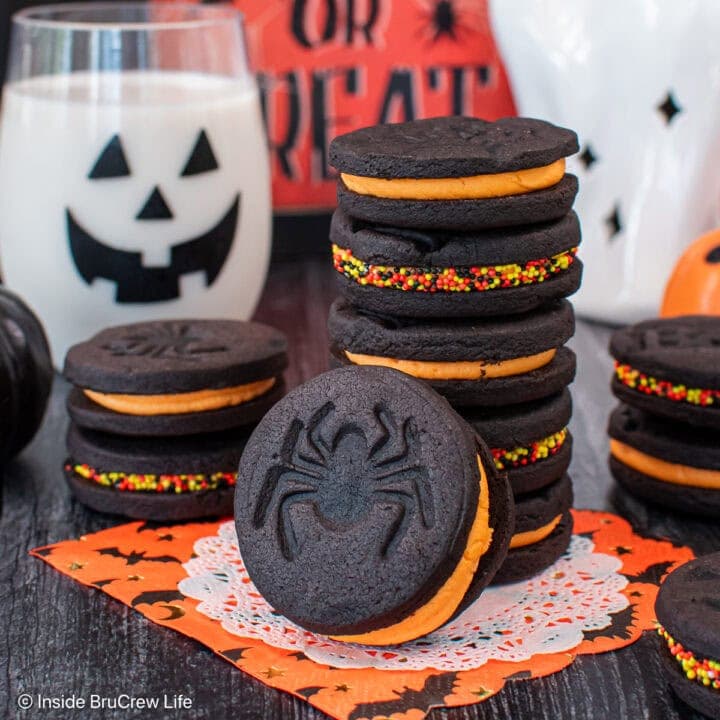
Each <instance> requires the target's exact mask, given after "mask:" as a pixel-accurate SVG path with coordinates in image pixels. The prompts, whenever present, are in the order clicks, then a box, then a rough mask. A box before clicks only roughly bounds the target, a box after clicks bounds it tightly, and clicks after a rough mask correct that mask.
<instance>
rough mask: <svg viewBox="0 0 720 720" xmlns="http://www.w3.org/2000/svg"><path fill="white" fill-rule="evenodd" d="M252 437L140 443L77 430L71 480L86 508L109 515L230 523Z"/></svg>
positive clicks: (70, 441)
mask: <svg viewBox="0 0 720 720" xmlns="http://www.w3.org/2000/svg"><path fill="white" fill-rule="evenodd" d="M248 435H249V431H248V430H246V429H245V428H235V429H232V430H225V431H224V432H216V433H211V434H208V435H192V436H187V437H147V438H138V437H124V436H122V435H108V434H106V433H101V432H97V431H96V430H86V429H82V428H79V427H77V426H76V425H74V424H71V425H70V428H69V430H68V435H67V450H68V459H67V460H66V463H65V478H66V480H67V483H68V485H69V487H70V489H71V491H72V492H73V494H74V495H75V496H76V497H77V499H78V500H79V501H80V502H81V503H83V504H84V505H87V506H88V507H90V508H92V509H93V510H97V511H99V512H103V513H109V514H113V515H124V516H126V517H131V518H138V519H143V520H158V521H168V522H170V521H178V520H189V519H191V518H201V517H216V516H223V515H231V514H232V510H233V495H234V492H235V484H236V478H237V475H236V471H237V465H238V462H239V460H240V456H241V454H242V450H243V448H244V447H245V443H246V442H247V438H248Z"/></svg>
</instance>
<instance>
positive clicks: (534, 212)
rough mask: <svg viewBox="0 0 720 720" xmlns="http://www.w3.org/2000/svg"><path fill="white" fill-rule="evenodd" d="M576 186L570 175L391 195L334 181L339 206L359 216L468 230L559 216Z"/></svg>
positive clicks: (567, 209)
mask: <svg viewBox="0 0 720 720" xmlns="http://www.w3.org/2000/svg"><path fill="white" fill-rule="evenodd" d="M577 192H578V181H577V178H576V177H575V176H574V175H565V176H564V177H563V179H562V180H561V181H560V182H559V183H558V184H557V185H553V186H552V187H549V188H546V189H544V190H535V191H534V192H529V193H524V194H522V195H508V196H506V197H491V198H480V199H478V200H394V199H391V198H381V197H372V196H371V195H361V194H360V193H355V192H353V191H352V190H348V188H347V187H345V184H344V183H343V181H342V180H339V181H338V185H337V199H338V204H339V205H340V207H341V208H342V209H343V210H344V211H345V212H346V213H347V214H348V215H351V216H352V217H354V218H358V219H359V220H365V221H366V222H370V223H378V224H381V225H393V226H396V227H406V228H427V229H437V230H458V231H472V230H484V229H492V228H503V227H511V226H519V225H532V224H535V223H544V222H548V221H550V220H557V219H558V218H562V217H564V216H565V215H567V213H569V212H570V210H571V209H572V205H573V202H575V196H576V195H577Z"/></svg>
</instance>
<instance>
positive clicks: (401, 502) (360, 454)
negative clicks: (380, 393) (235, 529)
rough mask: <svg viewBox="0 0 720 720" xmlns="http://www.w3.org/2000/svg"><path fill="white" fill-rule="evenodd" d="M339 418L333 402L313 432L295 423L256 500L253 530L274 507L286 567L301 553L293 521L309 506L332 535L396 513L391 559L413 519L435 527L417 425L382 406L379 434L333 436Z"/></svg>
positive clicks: (353, 425) (348, 430)
mask: <svg viewBox="0 0 720 720" xmlns="http://www.w3.org/2000/svg"><path fill="white" fill-rule="evenodd" d="M334 413H335V405H334V404H333V403H332V402H328V403H326V404H325V405H323V406H322V407H321V408H320V409H319V410H318V411H317V412H316V413H315V414H314V415H313V416H312V417H311V418H310V420H309V421H308V422H307V424H305V423H303V422H302V421H301V420H299V419H295V420H294V421H293V422H292V424H291V426H290V429H289V430H288V433H287V435H286V436H285V440H284V442H283V444H282V447H281V449H280V453H279V462H278V463H277V464H276V465H273V466H272V467H270V468H269V470H268V471H267V473H266V475H265V479H264V481H263V483H262V487H261V490H260V493H259V495H258V499H257V503H256V505H255V510H254V513H253V524H254V526H255V527H256V528H260V527H263V526H264V525H265V524H266V522H267V521H268V518H269V516H270V515H271V508H272V507H273V506H275V508H276V510H275V514H276V516H277V519H276V522H277V530H278V538H279V541H280V548H281V551H282V554H283V556H284V557H285V558H286V559H287V560H294V559H295V558H296V557H297V556H298V555H299V554H300V552H301V551H302V543H301V542H300V541H299V539H298V535H297V532H296V528H295V526H294V524H293V518H292V514H291V510H292V508H293V507H296V506H298V505H301V504H307V505H310V506H311V507H312V509H313V511H314V513H315V514H316V515H317V517H318V518H319V519H320V521H321V522H322V523H323V524H324V525H325V526H326V527H328V528H330V529H334V530H342V529H344V528H348V527H351V526H355V525H357V524H358V523H360V522H362V521H363V518H365V516H366V515H367V514H368V513H369V512H370V511H371V509H372V508H373V507H374V506H376V505H379V504H381V505H384V506H386V507H390V508H391V509H394V510H395V512H394V518H393V520H392V522H391V523H390V525H389V527H388V530H387V534H386V536H385V538H384V540H383V543H382V547H381V553H382V555H383V556H386V555H388V554H391V553H392V551H393V549H394V548H395V547H396V546H397V545H398V544H399V543H400V541H401V540H402V538H403V537H404V535H405V533H406V531H407V529H408V527H409V526H410V524H411V523H412V522H413V520H414V518H419V520H420V522H421V523H422V525H423V526H424V527H425V528H430V527H432V526H433V524H434V522H435V518H434V511H433V499H432V489H431V487H430V475H429V472H428V469H427V467H426V466H425V464H424V463H423V462H422V460H421V458H420V457H419V456H418V454H417V449H418V447H419V439H418V433H417V427H416V424H415V421H414V419H413V418H412V417H411V418H407V419H406V420H405V421H403V422H402V423H399V422H398V421H397V419H396V418H395V416H394V415H393V413H392V412H390V410H389V409H388V408H386V407H385V406H383V405H382V404H378V405H376V406H375V407H374V409H373V413H372V418H373V421H372V424H373V425H374V427H371V428H363V427H362V426H361V424H360V422H346V423H344V424H342V425H341V426H340V427H338V428H336V429H333V430H330V426H331V424H332V418H333V415H334ZM373 431H374V432H373ZM373 434H376V435H377V437H378V439H377V440H373ZM328 435H330V437H328Z"/></svg>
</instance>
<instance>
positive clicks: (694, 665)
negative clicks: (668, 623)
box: [658, 626, 720, 690]
mask: <svg viewBox="0 0 720 720" xmlns="http://www.w3.org/2000/svg"><path fill="white" fill-rule="evenodd" d="M658 635H660V637H661V638H663V640H665V642H666V643H667V646H668V650H669V651H670V654H671V655H672V656H673V657H674V658H675V660H677V662H678V664H679V665H680V667H681V668H682V671H683V672H684V673H685V677H686V678H687V679H688V680H693V681H695V682H697V683H700V685H704V686H705V687H706V688H712V689H713V690H720V662H718V661H717V660H705V659H702V658H696V657H695V655H694V654H693V653H691V652H690V651H689V650H686V649H685V648H684V647H683V646H682V645H681V644H680V643H679V642H677V640H675V639H673V638H672V637H671V636H670V634H669V633H668V631H667V630H665V628H664V627H662V626H658Z"/></svg>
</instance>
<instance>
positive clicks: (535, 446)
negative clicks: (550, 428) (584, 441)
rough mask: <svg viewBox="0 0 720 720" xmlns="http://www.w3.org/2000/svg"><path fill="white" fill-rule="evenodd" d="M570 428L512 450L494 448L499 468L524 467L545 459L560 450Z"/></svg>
mask: <svg viewBox="0 0 720 720" xmlns="http://www.w3.org/2000/svg"><path fill="white" fill-rule="evenodd" d="M567 435H568V430H567V428H563V429H562V430H559V431H558V432H556V433H553V434H552V435H548V437H546V438H543V439H542V440H538V441H537V442H534V443H532V444H531V445H529V446H527V447H522V446H521V447H516V448H513V449H512V450H503V449H502V448H493V449H492V451H491V452H492V455H493V459H494V460H495V467H497V469H498V470H507V469H511V468H518V467H523V466H525V465H531V464H532V463H536V462H539V461H540V460H545V459H546V458H549V457H551V456H552V455H555V454H556V453H558V452H559V451H560V448H562V446H563V445H564V444H565V440H566V439H567Z"/></svg>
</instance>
